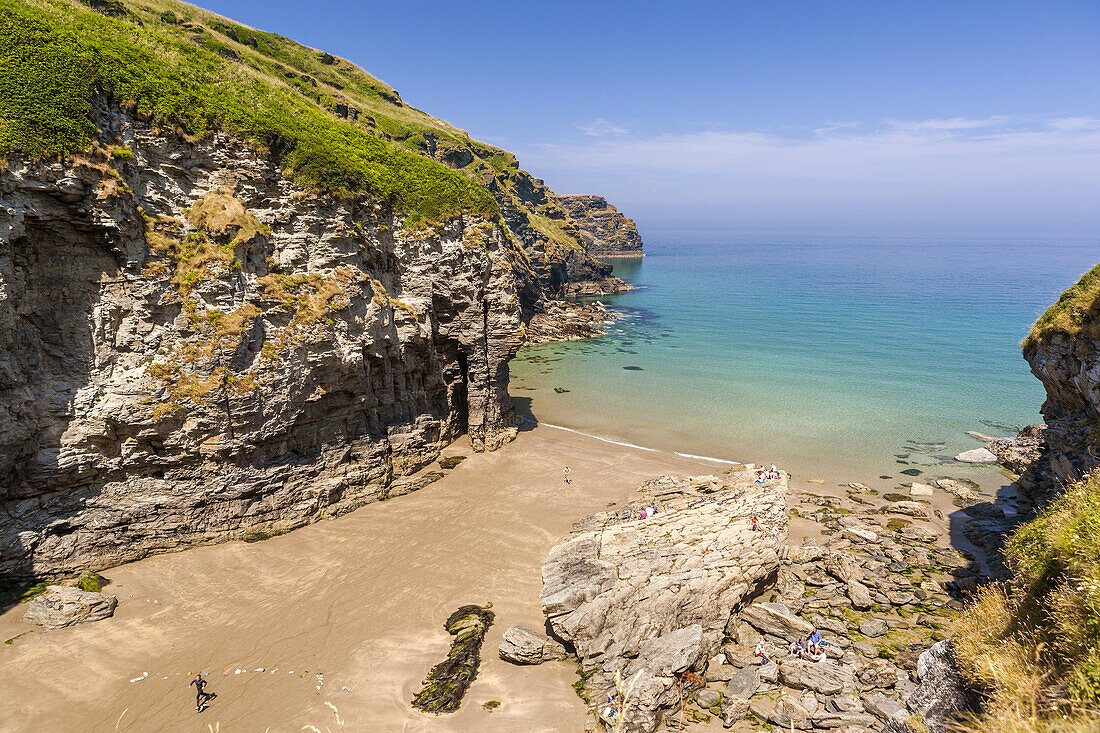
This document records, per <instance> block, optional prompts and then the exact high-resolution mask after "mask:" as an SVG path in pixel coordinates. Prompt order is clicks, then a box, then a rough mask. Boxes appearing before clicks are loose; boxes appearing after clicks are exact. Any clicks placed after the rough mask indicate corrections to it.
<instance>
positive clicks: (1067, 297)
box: [1023, 265, 1100, 349]
mask: <svg viewBox="0 0 1100 733" xmlns="http://www.w3.org/2000/svg"><path fill="white" fill-rule="evenodd" d="M1055 333H1065V334H1068V335H1070V336H1077V335H1084V336H1088V337H1090V338H1093V339H1100V265H1097V266H1096V267H1094V268H1092V269H1091V270H1089V271H1088V272H1086V273H1085V274H1084V275H1082V276H1081V279H1080V280H1078V281H1077V282H1076V284H1074V285H1073V287H1071V288H1070V289H1069V290H1067V291H1066V292H1064V293H1062V297H1060V298H1058V302H1057V303H1055V304H1054V305H1052V306H1050V307H1049V308H1047V311H1046V313H1044V314H1043V315H1042V316H1040V317H1039V320H1037V321H1035V325H1033V326H1032V327H1031V332H1030V333H1028V335H1027V338H1025V339H1024V344H1023V345H1024V348H1025V349H1026V348H1028V347H1029V346H1033V345H1038V344H1039V343H1041V342H1042V341H1044V340H1046V339H1047V338H1049V337H1050V336H1051V335H1053V334H1055Z"/></svg>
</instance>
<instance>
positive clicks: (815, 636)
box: [807, 626, 824, 654]
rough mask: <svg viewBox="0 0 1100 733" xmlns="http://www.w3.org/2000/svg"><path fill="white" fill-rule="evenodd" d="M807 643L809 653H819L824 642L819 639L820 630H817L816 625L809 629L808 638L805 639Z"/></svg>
mask: <svg viewBox="0 0 1100 733" xmlns="http://www.w3.org/2000/svg"><path fill="white" fill-rule="evenodd" d="M807 642H808V643H809V650H810V653H811V654H820V653H821V647H822V645H823V643H824V642H822V641H821V632H820V631H818V630H817V627H816V626H815V627H813V628H812V629H810V638H809V639H807Z"/></svg>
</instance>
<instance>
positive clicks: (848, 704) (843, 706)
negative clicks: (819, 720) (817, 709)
mask: <svg viewBox="0 0 1100 733" xmlns="http://www.w3.org/2000/svg"><path fill="white" fill-rule="evenodd" d="M827 707H828V708H829V709H830V710H832V711H833V712H835V713H860V712H863V703H862V702H860V700H859V698H858V697H856V696H855V695H837V696H836V697H831V698H829V704H828V706H827Z"/></svg>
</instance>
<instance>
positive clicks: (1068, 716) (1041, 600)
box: [954, 471, 1100, 731]
mask: <svg viewBox="0 0 1100 733" xmlns="http://www.w3.org/2000/svg"><path fill="white" fill-rule="evenodd" d="M1005 556H1006V562H1007V565H1008V567H1009V569H1010V571H1011V572H1010V578H1011V579H1010V580H1009V581H1007V582H1006V583H1004V584H1000V585H994V586H988V587H986V588H984V589H983V590H982V591H981V592H980V594H979V598H978V602H977V603H976V604H975V605H974V606H972V607H971V608H970V609H969V610H968V611H967V612H966V613H965V614H964V615H963V616H962V617H961V619H960V620H959V622H958V623H957V626H956V629H955V637H954V643H955V648H956V653H957V657H958V660H959V663H960V666H961V668H962V671H963V673H964V675H966V676H967V677H968V678H969V679H970V680H971V681H972V682H974V683H975V684H977V685H979V686H980V687H981V688H983V689H985V690H986V691H988V694H989V706H988V709H987V711H986V716H987V718H988V719H989V720H997V721H998V723H1000V724H1003V725H1004V726H1005V728H1004V729H1006V730H1007V729H1012V730H1020V731H1048V730H1049V731H1055V730H1078V729H1079V730H1095V727H1091V728H1090V727H1089V726H1096V725H1098V723H1100V717H1097V713H1094V712H1090V711H1095V710H1096V709H1097V704H1098V703H1100V471H1098V472H1096V473H1093V474H1091V475H1090V476H1088V477H1086V478H1084V479H1082V480H1081V481H1079V482H1077V483H1075V484H1074V485H1072V486H1071V487H1069V489H1068V490H1067V491H1066V493H1065V494H1064V495H1063V496H1062V497H1061V498H1059V499H1058V500H1057V501H1055V502H1054V503H1053V504H1052V505H1051V506H1050V507H1049V508H1048V509H1047V510H1046V511H1045V512H1044V513H1043V514H1042V515H1041V516H1039V517H1038V518H1036V519H1035V520H1033V521H1031V522H1029V523H1027V524H1025V525H1022V526H1021V527H1020V529H1019V530H1018V531H1017V532H1016V533H1015V534H1014V535H1013V536H1012V537H1011V538H1010V540H1009V542H1008V544H1007V547H1006V551H1005ZM974 729H975V730H979V729H983V728H982V724H981V723H980V722H979V723H978V724H977V725H976V726H975V727H974Z"/></svg>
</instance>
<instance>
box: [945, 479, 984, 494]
mask: <svg viewBox="0 0 1100 733" xmlns="http://www.w3.org/2000/svg"><path fill="white" fill-rule="evenodd" d="M936 486H938V487H939V488H941V489H943V490H944V491H947V492H949V493H952V494H954V495H955V496H957V497H959V498H960V499H977V498H978V492H976V491H975V490H974V489H973V488H972V487H970V486H967V485H966V484H964V483H963V482H962V481H957V480H955V479H953V478H941V479H936Z"/></svg>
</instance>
